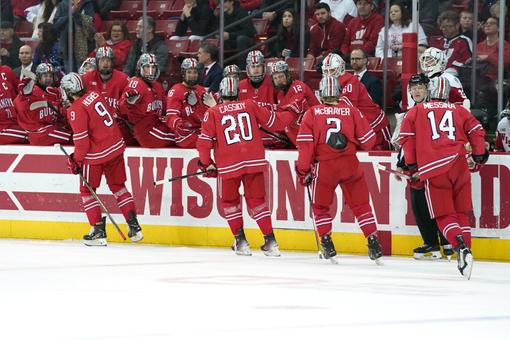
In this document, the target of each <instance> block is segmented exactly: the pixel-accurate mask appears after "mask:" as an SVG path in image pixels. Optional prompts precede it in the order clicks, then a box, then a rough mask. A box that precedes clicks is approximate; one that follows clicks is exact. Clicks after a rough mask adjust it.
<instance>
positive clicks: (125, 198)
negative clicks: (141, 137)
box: [80, 154, 136, 225]
mask: <svg viewBox="0 0 510 340" xmlns="http://www.w3.org/2000/svg"><path fill="white" fill-rule="evenodd" d="M82 174H83V177H84V178H85V180H87V182H88V183H89V184H90V186H91V187H92V189H94V191H96V189H97V188H98V187H99V185H100V183H101V177H102V176H103V174H104V175H105V177H106V183H107V184H108V187H109V188H110V190H111V192H112V193H113V196H114V197H115V199H116V200H117V205H118V206H119V208H120V210H121V211H122V215H124V218H125V219H126V221H128V220H129V212H130V211H132V212H133V213H134V214H135V215H136V208H135V203H134V200H133V197H132V196H131V194H130V193H129V191H127V189H126V187H125V185H124V183H125V182H126V167H125V165H124V155H123V154H122V155H120V156H118V157H116V158H114V159H112V160H110V161H108V162H106V163H103V164H94V165H91V164H84V165H83V167H82ZM80 194H81V198H82V201H83V208H84V210H85V213H86V214H87V218H88V220H89V223H90V225H94V224H96V223H98V222H100V221H101V207H100V205H99V203H98V202H97V201H96V200H95V199H94V197H93V196H92V194H91V193H90V192H89V189H88V188H87V187H86V186H85V184H84V183H82V182H81V180H80Z"/></svg>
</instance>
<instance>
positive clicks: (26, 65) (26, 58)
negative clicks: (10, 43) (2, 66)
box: [12, 45, 35, 80]
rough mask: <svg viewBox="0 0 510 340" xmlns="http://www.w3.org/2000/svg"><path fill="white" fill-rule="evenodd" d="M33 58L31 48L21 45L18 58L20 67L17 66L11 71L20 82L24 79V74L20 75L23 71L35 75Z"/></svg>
mask: <svg viewBox="0 0 510 340" xmlns="http://www.w3.org/2000/svg"><path fill="white" fill-rule="evenodd" d="M33 56H34V54H33V53H32V47H30V46H28V45H23V46H21V47H20V49H19V54H18V57H19V61H20V62H21V66H18V67H16V68H15V69H13V70H12V71H13V72H14V73H15V74H16V76H17V77H18V78H19V79H20V80H21V79H23V78H25V77H26V74H25V75H23V74H22V72H23V70H26V71H30V72H32V73H35V67H34V63H33V62H32V57H33ZM26 71H25V72H26ZM23 73H24V72H23Z"/></svg>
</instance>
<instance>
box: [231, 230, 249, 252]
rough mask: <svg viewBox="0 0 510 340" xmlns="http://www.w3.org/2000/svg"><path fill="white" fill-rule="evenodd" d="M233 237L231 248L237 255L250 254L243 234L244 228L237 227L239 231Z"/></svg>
mask: <svg viewBox="0 0 510 340" xmlns="http://www.w3.org/2000/svg"><path fill="white" fill-rule="evenodd" d="M234 238H235V239H234V245H233V246H232V250H233V251H234V252H235V253H236V254H237V255H243V256H251V250H250V244H249V243H248V241H247V240H246V236H244V230H243V229H239V233H238V234H237V235H235V236H234Z"/></svg>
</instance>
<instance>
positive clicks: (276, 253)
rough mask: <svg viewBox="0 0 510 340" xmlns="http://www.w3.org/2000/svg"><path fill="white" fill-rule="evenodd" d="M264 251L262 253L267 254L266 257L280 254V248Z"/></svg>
mask: <svg viewBox="0 0 510 340" xmlns="http://www.w3.org/2000/svg"><path fill="white" fill-rule="evenodd" d="M262 252H263V253H264V255H266V256H268V257H280V256H282V254H281V253H280V250H279V249H276V250H270V251H264V250H263V251H262Z"/></svg>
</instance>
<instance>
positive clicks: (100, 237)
mask: <svg viewBox="0 0 510 340" xmlns="http://www.w3.org/2000/svg"><path fill="white" fill-rule="evenodd" d="M105 226H106V217H103V218H102V220H101V222H98V223H96V224H95V225H93V226H92V228H90V231H89V233H88V234H87V235H84V236H83V243H84V244H85V245H86V246H107V245H108V244H107V242H106V230H105Z"/></svg>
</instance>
